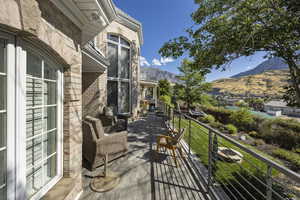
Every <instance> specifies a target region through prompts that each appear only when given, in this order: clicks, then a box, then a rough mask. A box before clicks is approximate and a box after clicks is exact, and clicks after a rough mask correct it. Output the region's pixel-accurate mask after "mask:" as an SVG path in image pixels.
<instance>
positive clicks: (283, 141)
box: [260, 119, 300, 150]
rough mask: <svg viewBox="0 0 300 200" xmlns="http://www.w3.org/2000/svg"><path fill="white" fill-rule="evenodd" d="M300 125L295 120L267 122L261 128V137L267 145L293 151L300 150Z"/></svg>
mask: <svg viewBox="0 0 300 200" xmlns="http://www.w3.org/2000/svg"><path fill="white" fill-rule="evenodd" d="M299 133H300V123H299V122H296V121H293V120H284V119H274V120H265V121H264V123H263V124H262V126H261V127H260V134H261V135H260V137H261V138H262V139H264V140H265V141H266V142H267V143H271V144H277V145H279V147H281V148H284V149H287V150H292V149H297V148H300V134H299Z"/></svg>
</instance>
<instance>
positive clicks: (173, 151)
mask: <svg viewBox="0 0 300 200" xmlns="http://www.w3.org/2000/svg"><path fill="white" fill-rule="evenodd" d="M172 153H173V157H174V161H175V165H176V167H178V163H177V158H176V153H175V150H174V149H172Z"/></svg>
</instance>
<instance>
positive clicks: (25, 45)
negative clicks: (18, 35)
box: [17, 40, 64, 200]
mask: <svg viewBox="0 0 300 200" xmlns="http://www.w3.org/2000/svg"><path fill="white" fill-rule="evenodd" d="M20 42H21V46H22V51H23V53H22V55H21V57H23V60H24V61H23V62H22V63H23V65H24V66H23V68H24V72H23V73H22V75H21V76H23V78H24V82H25V85H24V87H25V88H24V90H25V91H26V78H27V74H26V68H27V65H26V64H27V62H26V61H27V60H26V57H27V52H28V51H29V52H31V53H32V54H34V55H36V56H38V57H40V58H41V59H42V70H44V65H45V64H44V63H45V62H47V63H48V64H50V65H54V66H57V68H58V71H57V80H56V90H57V104H56V109H57V113H56V115H57V119H56V124H57V128H56V132H57V138H56V151H57V152H56V156H57V158H56V159H57V163H56V169H57V170H56V171H57V174H56V176H55V177H53V178H52V180H51V181H49V182H48V183H47V184H46V185H44V186H43V187H42V188H41V189H40V190H39V191H38V192H37V193H35V194H34V195H33V196H32V197H31V198H30V200H35V199H40V198H41V197H43V196H44V195H45V194H46V193H47V192H48V191H49V190H50V189H51V188H52V187H53V186H54V185H55V184H56V183H57V182H58V181H59V180H60V179H61V178H62V177H63V109H64V108H63V96H64V95H63V94H64V93H63V83H64V82H63V67H62V65H61V64H59V62H57V61H56V60H55V59H54V58H53V56H51V55H48V54H47V53H45V52H41V51H38V50H39V48H38V47H36V46H35V45H34V44H31V43H30V42H27V41H24V40H23V41H20ZM24 73H25V74H24ZM42 73H44V72H42ZM44 80H48V79H45V78H44V77H43V81H44ZM22 98H24V100H23V102H24V103H25V106H24V107H25V109H24V110H23V112H25V113H24V115H23V116H26V110H27V106H26V92H25V95H24V93H23V95H22ZM42 98H43V101H44V94H43V95H42ZM43 106H45V105H43ZM19 116H21V115H19ZM24 118H25V120H24V123H25V124H24V129H23V130H26V117H24ZM46 132H49V131H46ZM23 134H24V136H23V137H24V138H25V140H23V141H24V142H23V144H22V145H24V147H25V150H24V151H25V152H26V132H24V131H23ZM42 142H43V141H42ZM24 147H23V148H24ZM17 152H18V150H17ZM19 154H20V153H19ZM24 157H25V159H26V156H24ZM23 164H24V166H23V167H22V168H23V169H25V177H24V175H23V179H24V180H23V181H25V188H24V189H25V191H24V192H25V195H26V170H27V169H26V160H25V162H24V161H23Z"/></svg>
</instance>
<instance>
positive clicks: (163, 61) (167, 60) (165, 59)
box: [160, 57, 174, 65]
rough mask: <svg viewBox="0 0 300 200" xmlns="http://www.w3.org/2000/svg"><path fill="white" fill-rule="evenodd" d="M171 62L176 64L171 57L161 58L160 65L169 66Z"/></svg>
mask: <svg viewBox="0 0 300 200" xmlns="http://www.w3.org/2000/svg"><path fill="white" fill-rule="evenodd" d="M170 62H174V59H173V58H171V57H168V58H164V57H161V58H160V63H161V64H162V65H166V64H168V63H170Z"/></svg>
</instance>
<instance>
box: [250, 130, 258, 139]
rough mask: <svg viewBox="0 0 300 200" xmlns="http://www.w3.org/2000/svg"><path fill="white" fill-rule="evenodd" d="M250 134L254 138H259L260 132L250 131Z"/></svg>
mask: <svg viewBox="0 0 300 200" xmlns="http://www.w3.org/2000/svg"><path fill="white" fill-rule="evenodd" d="M248 135H249V136H251V137H254V138H257V137H258V133H257V132H256V131H250V132H249V133H248Z"/></svg>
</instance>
